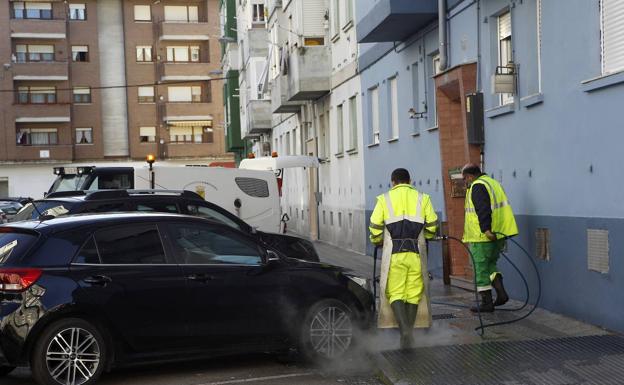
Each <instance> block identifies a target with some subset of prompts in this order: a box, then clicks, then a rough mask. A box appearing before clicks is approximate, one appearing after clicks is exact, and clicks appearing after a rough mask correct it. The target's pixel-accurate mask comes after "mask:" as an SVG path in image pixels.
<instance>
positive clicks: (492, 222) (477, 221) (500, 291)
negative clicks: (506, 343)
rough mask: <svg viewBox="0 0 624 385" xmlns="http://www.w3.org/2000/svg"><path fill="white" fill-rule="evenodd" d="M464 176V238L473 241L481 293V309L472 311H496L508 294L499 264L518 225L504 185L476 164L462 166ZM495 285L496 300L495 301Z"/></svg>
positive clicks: (467, 241) (515, 233)
mask: <svg viewBox="0 0 624 385" xmlns="http://www.w3.org/2000/svg"><path fill="white" fill-rule="evenodd" d="M462 176H463V178H464V180H465V181H466V185H467V186H469V187H468V190H467V192H466V202H465V205H464V208H465V220H464V236H463V239H462V240H463V241H464V242H466V243H469V244H470V252H471V253H472V256H473V258H474V264H475V266H474V268H475V275H476V280H477V291H478V292H479V294H480V295H481V304H480V305H479V308H478V309H477V308H476V307H473V308H471V309H470V310H471V311H473V312H476V311H477V310H478V311H481V312H493V311H494V307H495V306H500V305H504V304H505V303H506V302H507V301H508V300H509V297H508V296H507V293H506V292H505V287H504V286H503V275H502V274H501V273H500V272H499V271H497V267H496V263H497V262H498V258H499V257H500V252H501V251H502V250H503V247H504V246H505V238H509V237H512V236H514V235H517V234H518V226H517V225H516V219H515V217H514V214H513V211H512V210H511V205H510V204H509V200H508V199H507V195H506V194H505V190H503V187H502V186H501V185H500V183H498V182H497V181H496V180H494V179H493V178H490V177H489V176H488V175H487V174H484V173H482V172H481V169H480V168H479V166H477V165H476V164H470V163H469V164H467V165H465V166H464V167H463V168H462ZM492 287H494V289H495V290H496V302H493V301H492Z"/></svg>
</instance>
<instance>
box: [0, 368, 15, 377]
mask: <svg viewBox="0 0 624 385" xmlns="http://www.w3.org/2000/svg"><path fill="white" fill-rule="evenodd" d="M14 370H15V366H4V365H0V377H4V376H8V375H9V374H10V373H11V372H12V371H14Z"/></svg>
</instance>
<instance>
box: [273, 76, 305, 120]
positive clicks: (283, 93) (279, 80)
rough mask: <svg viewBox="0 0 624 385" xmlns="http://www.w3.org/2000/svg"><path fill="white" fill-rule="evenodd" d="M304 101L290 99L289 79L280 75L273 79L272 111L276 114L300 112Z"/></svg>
mask: <svg viewBox="0 0 624 385" xmlns="http://www.w3.org/2000/svg"><path fill="white" fill-rule="evenodd" d="M302 105H303V102H300V101H292V102H291V101H289V100H288V79H287V78H286V75H279V76H278V77H276V78H275V79H273V80H272V81H271V111H273V113H276V114H278V113H279V114H283V113H292V112H299V111H300V110H301V106H302Z"/></svg>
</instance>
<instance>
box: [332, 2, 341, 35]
mask: <svg viewBox="0 0 624 385" xmlns="http://www.w3.org/2000/svg"><path fill="white" fill-rule="evenodd" d="M332 3H333V7H332V8H333V10H334V17H333V19H334V21H333V23H332V25H333V28H334V33H333V35H334V36H336V35H338V33H339V32H340V0H333V1H332Z"/></svg>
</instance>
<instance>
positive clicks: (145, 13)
mask: <svg viewBox="0 0 624 385" xmlns="http://www.w3.org/2000/svg"><path fill="white" fill-rule="evenodd" d="M134 21H152V10H151V8H150V6H149V5H135V6H134Z"/></svg>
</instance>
